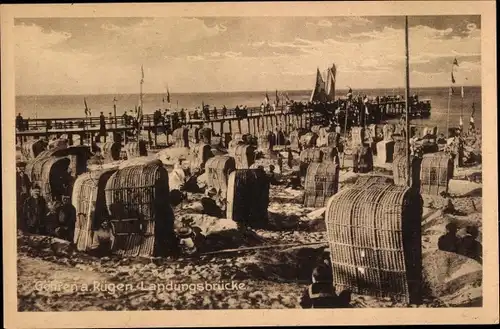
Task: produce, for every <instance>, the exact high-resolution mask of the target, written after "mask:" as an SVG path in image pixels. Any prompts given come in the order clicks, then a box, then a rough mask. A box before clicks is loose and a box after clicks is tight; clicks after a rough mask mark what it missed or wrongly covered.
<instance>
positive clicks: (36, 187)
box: [31, 184, 40, 190]
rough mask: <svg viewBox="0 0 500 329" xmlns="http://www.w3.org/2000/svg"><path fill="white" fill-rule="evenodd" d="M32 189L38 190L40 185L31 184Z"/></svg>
mask: <svg viewBox="0 0 500 329" xmlns="http://www.w3.org/2000/svg"><path fill="white" fill-rule="evenodd" d="M31 189H32V190H40V186H39V185H38V184H35V185H33V187H32V188H31Z"/></svg>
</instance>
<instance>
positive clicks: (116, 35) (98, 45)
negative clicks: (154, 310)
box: [14, 16, 481, 95]
mask: <svg viewBox="0 0 500 329" xmlns="http://www.w3.org/2000/svg"><path fill="white" fill-rule="evenodd" d="M408 22H409V49H410V50H409V55H410V84H411V86H412V87H418V88H423V87H435V86H448V85H449V84H450V75H451V69H452V63H453V59H454V58H457V61H458V63H459V66H458V67H455V68H454V70H455V79H456V81H457V84H463V85H480V84H481V39H480V37H481V19H480V16H410V17H409V19H408ZM14 33H15V39H16V48H15V65H16V70H15V79H16V94H18V95H33V94H37V95H43V94H47V95H56V94H116V93H138V91H139V81H140V78H141V65H143V66H144V76H145V77H144V85H143V88H144V92H145V93H163V92H165V90H166V89H167V88H168V89H169V91H170V92H171V93H176V92H215V91H216V92H231V91H261V90H275V89H278V90H308V89H312V88H313V87H314V82H315V75H316V69H317V68H319V69H320V71H322V72H324V71H325V70H326V69H327V67H328V66H331V65H332V63H335V65H336V67H337V89H345V88H346V87H347V86H350V87H352V88H384V87H387V88H392V87H402V86H404V81H405V80H404V74H405V73H404V72H405V71H404V63H405V41H404V17H403V16H392V17H389V16H387V17H380V16H367V17H353V16H345V17H166V18H153V17H151V18H29V19H22V18H18V19H16V20H15V26H14Z"/></svg>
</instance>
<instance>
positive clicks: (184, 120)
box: [181, 109, 186, 124]
mask: <svg viewBox="0 0 500 329" xmlns="http://www.w3.org/2000/svg"><path fill="white" fill-rule="evenodd" d="M181 122H182V123H183V124H186V111H184V109H181Z"/></svg>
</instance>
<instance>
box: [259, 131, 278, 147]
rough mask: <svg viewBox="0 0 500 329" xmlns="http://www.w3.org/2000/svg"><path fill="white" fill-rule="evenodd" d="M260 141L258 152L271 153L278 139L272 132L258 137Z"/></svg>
mask: <svg viewBox="0 0 500 329" xmlns="http://www.w3.org/2000/svg"><path fill="white" fill-rule="evenodd" d="M257 140H258V146H259V147H258V150H260V151H263V152H269V151H271V150H272V149H273V146H274V145H275V144H276V137H275V136H274V134H273V133H272V132H271V131H266V132H263V133H261V134H259V135H258V136H257Z"/></svg>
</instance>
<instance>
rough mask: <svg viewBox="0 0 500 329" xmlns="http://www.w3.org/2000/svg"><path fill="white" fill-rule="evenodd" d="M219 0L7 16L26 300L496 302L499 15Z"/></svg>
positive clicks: (247, 305)
mask: <svg viewBox="0 0 500 329" xmlns="http://www.w3.org/2000/svg"><path fill="white" fill-rule="evenodd" d="M430 3H432V2H430ZM271 4H272V3H267V4H262V8H264V6H269V5H271ZM303 4H304V3H303ZM347 4H348V3H344V4H338V5H339V6H344V7H343V8H345V7H347ZM177 5H178V6H179V5H180V4H177ZM197 5H198V4H190V5H189V6H188V5H185V6H186V7H187V8H191V10H187V11H185V12H184V13H183V12H182V11H181V10H179V8H180V7H175V4H163V5H162V6H164V7H163V8H164V12H167V10H168V8H169V6H172V7H171V8H172V9H173V10H174V11H173V12H171V13H168V14H165V15H162V14H159V13H158V12H156V13H155V12H154V11H153V9H152V8H153V7H151V11H153V12H151V13H150V14H149V15H148V14H147V13H145V12H141V11H137V12H134V10H133V8H134V7H131V8H130V10H129V11H126V12H125V11H124V13H123V14H122V15H121V16H120V11H119V10H116V11H114V12H112V11H113V7H115V8H120V5H118V4H113V5H107V7H106V8H107V9H108V10H109V11H103V12H99V10H97V14H96V15H93V14H91V11H89V10H87V11H86V13H88V14H79V15H72V13H77V12H78V11H77V9H74V10H75V11H73V9H71V10H69V9H68V11H67V12H66V14H65V12H63V11H61V15H53V16H50V15H48V16H47V13H49V11H47V10H45V11H43V13H44V14H43V15H42V14H40V15H39V16H37V15H36V11H35V10H33V11H32V12H30V14H29V15H26V16H23V15H22V11H21V10H19V11H17V13H16V15H13V14H12V13H11V14H10V16H12V17H10V18H11V19H10V20H9V21H8V22H7V23H5V22H6V21H5V20H2V28H3V27H4V24H10V27H9V32H8V33H9V37H8V39H7V41H6V40H4V41H3V43H2V50H3V51H5V52H6V50H5V48H6V46H8V47H9V50H8V51H9V56H10V57H9V58H10V59H9V62H8V63H9V66H10V72H11V75H9V77H10V79H8V80H6V79H4V75H3V74H4V73H5V66H6V65H5V63H6V60H5V58H4V57H5V53H2V82H5V81H7V82H6V84H8V85H9V88H10V89H9V90H10V97H11V98H12V101H10V102H9V104H10V105H12V106H11V107H10V106H9V108H8V109H7V110H5V109H4V106H5V104H2V126H3V122H4V119H5V118H6V117H5V116H6V115H7V114H6V111H8V115H9V117H8V118H9V120H12V121H11V122H12V124H11V126H12V128H11V130H12V135H11V137H9V139H8V140H9V143H10V144H7V145H8V148H7V149H11V150H12V155H11V156H10V157H9V158H8V160H7V158H6V157H4V156H2V158H3V166H4V169H3V170H2V171H3V172H4V174H5V173H6V170H7V169H6V167H5V164H6V163H7V162H8V166H9V167H8V168H9V169H8V170H9V171H8V172H12V175H11V176H14V175H15V178H16V179H15V183H13V184H12V185H10V186H6V185H5V184H4V186H3V194H4V198H5V195H6V194H9V195H10V198H11V199H10V200H11V202H10V203H9V208H10V209H11V210H10V214H11V216H9V217H8V218H6V215H5V213H4V216H3V221H4V225H5V223H6V221H8V222H9V225H11V226H12V229H11V230H10V229H9V230H8V232H6V233H5V234H4V238H5V236H7V235H8V236H9V237H10V240H11V241H12V244H11V245H10V246H12V249H11V251H12V257H13V258H14V260H13V264H15V265H13V266H14V268H13V269H12V270H13V273H14V274H13V275H15V276H13V278H14V280H15V281H14V282H11V283H10V285H12V286H13V287H12V289H13V291H14V290H15V295H16V296H12V297H13V298H16V300H17V301H16V302H14V299H13V300H12V304H13V305H11V307H12V308H13V311H14V312H18V313H20V314H19V315H16V317H17V318H20V317H23V314H34V313H36V314H38V313H52V312H58V313H64V312H75V311H86V312H88V311H98V312H99V313H95V314H105V313H107V312H108V311H169V310H176V311H178V310H185V311H195V310H277V309H292V310H295V311H294V312H295V314H298V315H299V314H301V313H297V312H299V310H305V309H331V310H337V312H339V311H341V312H340V313H335V314H342V312H344V311H345V312H349V310H353V309H365V310H366V309H374V308H375V309H377V308H384V309H387V308H389V309H458V308H459V309H464V308H465V309H472V310H474V309H478V310H480V309H483V308H484V307H486V306H487V305H486V301H487V298H486V297H485V296H486V294H487V293H491V292H492V291H491V287H493V288H496V289H497V290H498V277H497V276H496V277H494V278H490V280H496V282H493V281H489V286H485V285H484V284H483V281H484V280H485V279H484V277H485V276H484V275H485V273H486V269H487V267H486V264H487V261H486V260H485V259H486V254H487V253H488V252H489V251H488V250H489V249H488V248H489V246H491V245H493V249H491V252H494V253H496V252H497V251H498V245H496V246H495V243H497V237H496V236H494V237H492V238H491V239H493V240H490V245H489V246H488V247H486V242H485V241H486V240H487V239H490V235H489V234H493V235H495V234H496V233H495V232H496V228H495V227H494V225H498V223H497V221H498V218H495V217H493V218H492V217H491V216H492V214H493V216H497V214H496V209H497V208H496V201H495V200H496V193H497V192H496V184H495V183H494V182H493V181H496V180H497V178H496V177H497V176H496V175H497V173H496V169H495V168H496V160H494V159H493V160H492V159H491V157H495V158H496V139H495V141H494V144H493V147H494V148H491V145H492V144H491V143H492V142H493V141H492V140H491V139H490V142H489V144H488V145H489V146H486V145H483V142H484V143H485V144H486V141H485V131H486V130H490V131H493V133H491V132H490V133H489V134H490V135H489V136H490V137H491V136H492V134H494V131H496V125H495V122H496V119H495V118H496V111H495V110H494V108H493V106H496V103H495V99H496V87H495V88H493V89H492V87H494V86H492V85H489V86H488V87H489V89H488V90H489V95H488V97H489V99H490V100H489V102H490V103H488V104H489V106H488V105H485V104H486V103H485V101H484V100H485V98H486V97H485V95H487V94H485V93H487V92H488V91H487V90H486V91H485V88H487V87H485V84H484V81H485V79H486V77H485V72H486V75H493V81H496V76H495V73H494V72H493V70H489V71H486V70H485V60H484V59H485V48H484V40H485V29H487V27H485V26H484V24H485V23H484V16H482V15H481V11H479V10H474V6H473V5H472V7H471V6H470V5H469V8H470V10H469V11H468V12H467V11H460V12H458V13H455V12H453V13H449V14H448V13H447V11H446V10H444V11H443V13H440V12H439V11H435V12H434V13H433V14H430V13H427V14H425V13H421V12H418V13H415V14H410V13H411V10H409V11H408V13H405V12H400V13H399V12H397V11H396V10H398V8H403V7H401V6H396V5H395V6H394V8H395V9H394V10H389V9H390V8H391V7H390V6H389V4H384V5H385V6H386V8H387V9H388V10H386V11H385V12H384V11H383V10H379V11H378V12H377V11H375V12H373V11H372V12H369V13H368V12H366V13H365V14H363V10H358V11H359V14H357V13H356V10H354V11H353V12H354V13H353V12H352V11H349V10H344V11H341V10H339V11H335V10H324V11H323V10H321V7H320V6H319V4H318V3H316V4H315V5H316V7H314V8H316V11H315V13H316V14H315V15H311V14H310V13H309V12H308V13H309V14H302V15H301V12H300V10H295V11H292V10H291V11H290V14H289V15H281V14H280V12H279V10H281V11H286V6H290V7H292V8H293V4H291V3H290V4H288V5H287V4H284V3H282V4H280V5H279V6H278V7H277V8H280V9H279V10H277V11H276V12H272V11H271V12H269V11H267V12H265V13H264V12H263V13H262V14H260V15H259V14H258V11H257V9H258V8H259V7H260V6H261V4H258V3H254V4H250V3H247V4H246V5H247V6H250V5H252V6H253V8H254V9H255V10H254V11H251V13H255V14H249V13H250V12H248V13H243V12H241V11H240V10H238V9H237V8H238V6H239V4H218V5H219V6H221V8H226V11H222V10H221V11H220V14H219V15H218V14H217V12H216V11H215V10H212V11H210V10H209V11H208V12H203V11H200V14H199V15H197V14H196V10H194V9H195V8H196V7H197ZM243 5H244V4H242V6H243ZM277 5H278V4H277ZM330 5H331V6H334V5H337V4H331V3H330ZM354 5H355V6H354ZM367 5H368V4H367ZM379 5H382V4H379ZM93 6H94V7H95V8H96V9H99V8H100V7H99V5H93ZM123 6H124V7H126V6H127V5H123ZM131 6H132V4H131ZM199 6H200V8H201V6H202V4H199ZM353 6H354V8H358V9H359V8H362V5H361V4H360V3H358V4H353ZM443 6H446V7H450V6H451V7H452V6H453V3H447V4H446V5H443ZM13 7H16V6H13ZM35 7H36V6H31V9H33V8H35ZM48 7H50V6H48ZM66 7H69V5H68V6H66ZM176 8H177V9H176ZM241 8H242V9H243V8H245V7H241ZM297 8H299V7H297ZM311 8H312V7H311ZM370 8H372V9H376V8H377V4H376V3H371V5H370ZM462 8H465V7H462ZM485 8H489V7H485ZM11 9H12V8H11ZM83 9H84V8H83V6H82V11H81V12H80V13H84V11H83ZM87 9H90V8H87ZM175 9H176V11H175ZM103 10H104V9H103ZM483 11H484V8H483ZM111 12H112V13H111ZM107 13H111V14H109V15H106V14H107ZM2 14H4V13H2ZM82 15H83V16H82ZM152 15H153V16H152ZM154 15H159V16H154ZM493 16H494V15H493ZM3 18H5V16H4V17H3ZM493 19H494V18H493ZM490 22H491V15H490ZM489 26H490V27H491V26H492V25H491V23H490V25H489ZM489 36H490V38H491V32H490V35H489ZM3 38H4V36H3V35H2V39H3ZM491 40H493V43H492V44H493V45H494V44H495V40H496V39H495V38H494V36H493V39H491ZM4 42H5V43H6V44H7V45H5V44H4ZM492 51H493V52H494V50H492ZM488 58H491V56H489V57H488ZM488 67H489V68H492V67H493V68H494V67H495V63H490V64H489V66H488ZM495 72H496V71H495ZM489 81H492V79H491V77H490V78H489ZM4 88H5V86H4V83H2V93H3V92H4ZM2 98H3V97H2ZM486 112H487V113H486ZM492 112H495V113H492ZM488 115H489V116H488ZM492 115H493V116H492ZM491 125H493V127H492V128H491ZM486 127H488V129H486ZM14 135H15V136H14ZM6 136H7V134H6V133H5V132H2V140H3V144H4V145H6V144H5V143H7V142H6ZM14 148H15V150H14ZM4 149H5V148H4ZM483 154H484V157H483ZM488 156H489V157H490V159H489V160H488V159H487V157H488ZM487 161H489V167H486V163H487ZM492 161H493V162H494V163H493V162H492ZM483 167H484V168H485V169H483ZM486 168H489V169H486ZM492 168H493V170H492ZM11 170H12V171H11ZM487 170H490V171H489V172H488V171H487ZM483 171H485V172H484V174H485V177H488V180H491V181H492V182H490V185H489V188H490V189H491V184H495V185H493V189H494V191H493V189H491V196H490V199H489V202H490V203H489V204H488V205H486V204H485V205H484V206H483V179H482V178H483ZM12 182H13V177H12ZM485 183H486V184H487V182H486V180H485ZM484 187H485V188H487V191H488V193H486V194H489V193H490V189H488V187H486V186H484ZM14 192H15V193H14ZM491 197H493V198H494V200H493V201H494V202H495V204H492V203H491V200H492V199H491ZM4 201H5V200H4ZM485 202H487V201H485ZM14 204H15V207H14ZM4 209H5V202H4ZM488 209H492V210H493V211H488V212H487V210H488ZM487 214H488V215H487ZM485 222H489V223H490V224H489V225H490V226H486V225H487V224H485ZM491 225H493V226H491ZM9 227H10V226H9ZM483 227H487V228H483ZM483 244H484V246H483ZM4 248H6V247H5V240H4ZM495 248H496V249H495ZM493 260H494V259H493ZM4 265H5V264H4ZM496 266H498V264H497V265H496ZM495 275H498V273H497V274H495ZM493 292H494V291H493ZM493 303H497V304H496V305H497V306H498V300H497V299H496V300H493ZM489 305H490V306H491V305H493V306H495V304H489ZM493 308H494V307H493ZM339 309H341V310H339ZM300 312H302V311H300ZM496 312H497V315H496V316H495V315H494V314H492V318H496V321H497V323H498V310H497V311H496ZM56 314H57V313H56ZM83 314H84V313H82V317H84V315H83ZM113 314H114V313H113ZM117 314H120V313H117ZM174 314H175V313H174ZM202 314H203V313H202ZM236 314H237V313H236ZM304 314H305V313H304ZM350 314H351V313H350ZM98 316H99V315H98ZM303 316H304V315H303ZM351 316H352V315H351ZM236 317H237V316H236ZM143 318H144V315H143ZM247 320H248V321H251V319H247ZM378 320H379V321H380V322H379V324H383V323H386V321H387V320H384V319H382V318H380V319H378ZM463 320H464V321H467V320H470V319H466V318H464V319H463ZM220 321H221V320H220ZM330 321H332V320H330ZM490 321H491V320H490ZM96 323H97V322H96ZM422 323H423V322H422Z"/></svg>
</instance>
